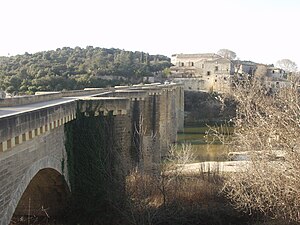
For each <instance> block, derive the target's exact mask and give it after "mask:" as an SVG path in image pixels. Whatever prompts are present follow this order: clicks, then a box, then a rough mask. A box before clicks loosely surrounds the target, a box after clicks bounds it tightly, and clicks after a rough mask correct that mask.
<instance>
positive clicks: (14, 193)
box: [0, 126, 67, 225]
mask: <svg viewBox="0 0 300 225" xmlns="http://www.w3.org/2000/svg"><path fill="white" fill-rule="evenodd" d="M65 156H66V155H65V147H64V128H63V126H60V127H57V128H55V129H52V130H48V131H47V132H45V133H43V134H42V135H40V136H38V137H35V138H34V139H32V140H29V141H27V142H24V143H22V144H19V145H17V146H15V147H14V148H13V149H12V150H11V151H7V152H3V153H1V157H0V224H1V225H7V224H9V222H10V219H11V217H12V215H13V213H14V212H15V209H16V207H17V204H18V202H19V200H20V199H21V196H22V194H23V193H24V191H25V190H26V188H27V186H28V185H29V183H30V181H31V180H32V178H33V177H34V176H35V175H36V174H37V173H38V172H39V171H40V170H41V169H45V168H48V169H53V170H55V171H57V172H58V173H59V174H62V175H65V178H66V179H67V171H66V170H65V169H64V168H63V166H62V165H63V161H64V159H65ZM63 187H64V186H60V185H58V186H56V187H53V189H52V190H53V191H54V192H56V191H58V189H59V188H63ZM64 191H65V190H59V191H58V193H59V192H60V193H64ZM31 194H33V196H31ZM31 194H30V193H29V195H28V198H30V197H31V198H32V200H34V199H35V198H34V195H35V194H34V193H31ZM47 194H49V196H52V197H54V196H53V195H52V194H53V193H47ZM49 196H48V198H49ZM45 197H46V196H45ZM50 198H51V197H50ZM55 199H56V200H57V199H58V198H55ZM26 200H27V201H26V202H27V203H28V200H29V199H26ZM61 200H63V198H62V199H61ZM45 203H46V202H35V203H32V205H31V210H32V212H36V213H37V212H41V207H42V204H43V207H45V208H48V207H51V210H53V208H54V207H58V204H63V202H57V201H56V202H49V203H50V205H47V204H46V205H45ZM24 207H25V206H24ZM24 209H25V208H24ZM26 210H28V205H27V207H26Z"/></svg>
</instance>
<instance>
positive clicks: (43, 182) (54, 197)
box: [4, 156, 70, 224]
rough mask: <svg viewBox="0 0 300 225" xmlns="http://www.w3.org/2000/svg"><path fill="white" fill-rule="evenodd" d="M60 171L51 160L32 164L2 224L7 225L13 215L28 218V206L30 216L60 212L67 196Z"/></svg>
mask: <svg viewBox="0 0 300 225" xmlns="http://www.w3.org/2000/svg"><path fill="white" fill-rule="evenodd" d="M62 170H63V168H62V162H61V161H60V160H58V159H56V158H54V157H50V156H47V157H44V158H42V159H40V160H38V161H36V162H35V163H33V164H32V165H31V166H30V168H29V169H28V170H27V171H26V173H25V174H24V175H23V177H22V179H21V181H20V182H19V185H18V187H17V189H16V190H15V192H14V193H13V195H12V198H11V201H10V203H9V204H8V207H7V209H6V213H5V214H4V216H5V218H4V224H8V223H9V222H10V221H11V219H12V217H13V215H14V214H15V215H22V214H23V215H28V212H29V211H28V209H29V206H30V211H31V215H37V216H41V215H43V216H45V215H46V214H45V212H47V213H48V214H49V215H51V214H52V215H56V214H57V213H58V212H60V211H61V210H62V209H63V207H64V206H65V204H66V199H67V196H68V194H69V192H70V191H69V187H68V183H67V182H66V180H65V178H64V177H63V176H62V175H63V171H62ZM41 209H45V211H43V210H41ZM5 221H6V222H5Z"/></svg>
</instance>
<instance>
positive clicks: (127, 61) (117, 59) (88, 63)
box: [0, 46, 171, 94]
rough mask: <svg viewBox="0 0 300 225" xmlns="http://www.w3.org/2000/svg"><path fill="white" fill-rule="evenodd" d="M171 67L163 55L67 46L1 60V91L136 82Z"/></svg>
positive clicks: (53, 89) (99, 85)
mask: <svg viewBox="0 0 300 225" xmlns="http://www.w3.org/2000/svg"><path fill="white" fill-rule="evenodd" d="M170 65H171V63H170V59H169V58H168V57H166V56H162V55H149V54H148V53H144V52H137V51H136V52H131V51H125V50H120V49H105V48H98V47H96V48H94V47H92V46H88V47H86V48H80V47H76V48H74V49H73V48H69V47H64V48H62V49H60V48H58V49H56V50H52V51H44V52H38V53H35V54H29V53H25V54H24V55H17V56H11V57H0V89H2V90H5V91H7V92H9V93H20V94H22V93H32V92H35V91H60V90H63V89H66V90H70V89H82V88H84V87H105V86H113V85H117V84H127V83H135V82H140V81H141V80H142V77H144V76H150V75H153V74H156V73H159V72H161V71H163V70H164V69H165V68H168V67H170Z"/></svg>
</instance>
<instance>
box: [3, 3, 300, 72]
mask: <svg viewBox="0 0 300 225" xmlns="http://www.w3.org/2000/svg"><path fill="white" fill-rule="evenodd" d="M0 21H1V23H0V24H1V25H0V29H1V33H0V55H1V56H7V55H8V54H10V55H15V54H24V53H25V52H29V53H35V52H38V51H46V50H55V49H56V48H62V47H72V48H74V47H76V46H80V47H83V48H85V47H86V46H88V45H91V46H94V47H101V48H112V47H113V48H120V49H125V50H130V51H144V52H149V53H150V54H163V55H167V56H169V57H170V56H171V54H175V53H208V52H211V53H216V52H217V51H218V50H219V49H221V48H227V49H230V50H232V51H234V52H236V54H237V56H238V57H239V58H240V59H242V60H252V61H255V62H258V63H275V62H276V61H277V60H279V59H284V58H288V59H290V60H292V61H294V62H296V63H297V65H298V67H300V45H299V41H300V28H299V27H300V0H148V1H146V0H1V1H0Z"/></svg>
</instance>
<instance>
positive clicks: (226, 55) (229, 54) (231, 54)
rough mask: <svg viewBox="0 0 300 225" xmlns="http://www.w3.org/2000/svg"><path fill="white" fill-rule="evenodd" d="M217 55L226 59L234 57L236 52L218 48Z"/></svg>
mask: <svg viewBox="0 0 300 225" xmlns="http://www.w3.org/2000/svg"><path fill="white" fill-rule="evenodd" d="M217 54H218V55H220V56H222V57H224V58H226V59H235V58H236V53H235V52H233V51H231V50H229V49H224V48H223V49H220V50H219V51H218V52H217Z"/></svg>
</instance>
